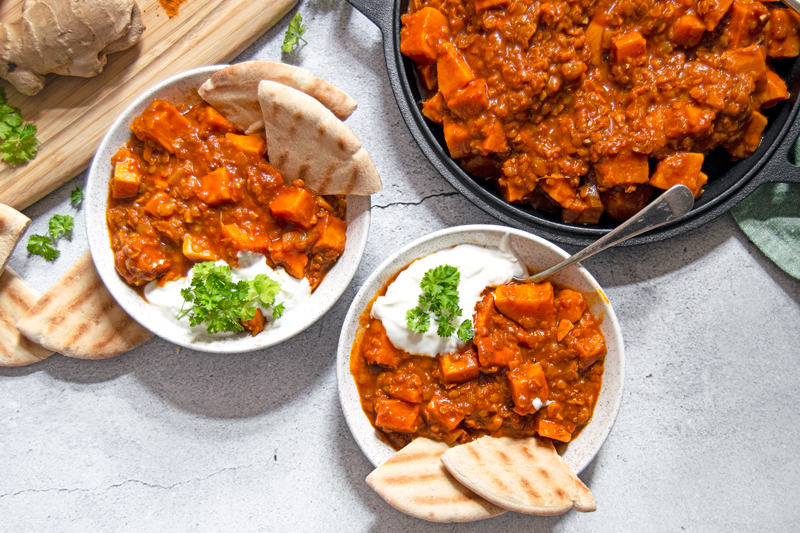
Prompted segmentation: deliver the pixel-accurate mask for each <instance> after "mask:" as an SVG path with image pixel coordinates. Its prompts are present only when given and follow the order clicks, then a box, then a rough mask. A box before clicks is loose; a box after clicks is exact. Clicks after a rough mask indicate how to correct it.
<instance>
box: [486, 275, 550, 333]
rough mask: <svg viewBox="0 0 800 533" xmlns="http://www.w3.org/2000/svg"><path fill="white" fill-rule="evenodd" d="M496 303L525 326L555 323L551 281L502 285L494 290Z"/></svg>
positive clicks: (510, 316)
mask: <svg viewBox="0 0 800 533" xmlns="http://www.w3.org/2000/svg"><path fill="white" fill-rule="evenodd" d="M494 305H495V306H496V307H497V309H498V310H499V311H500V312H501V313H503V314H504V315H505V316H507V317H508V318H510V319H511V320H514V321H516V322H517V323H519V324H520V325H521V326H522V327H525V328H532V327H536V326H538V325H539V324H540V323H542V322H547V323H550V324H551V325H555V318H556V308H555V304H554V298H553V285H552V284H550V282H549V281H546V282H544V283H521V284H519V285H500V286H499V287H497V289H495V291H494Z"/></svg>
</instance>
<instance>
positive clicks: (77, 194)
mask: <svg viewBox="0 0 800 533" xmlns="http://www.w3.org/2000/svg"><path fill="white" fill-rule="evenodd" d="M69 202H70V203H71V204H72V207H75V208H79V207H80V206H81V202H83V189H81V188H80V187H75V190H74V191H72V192H71V193H69Z"/></svg>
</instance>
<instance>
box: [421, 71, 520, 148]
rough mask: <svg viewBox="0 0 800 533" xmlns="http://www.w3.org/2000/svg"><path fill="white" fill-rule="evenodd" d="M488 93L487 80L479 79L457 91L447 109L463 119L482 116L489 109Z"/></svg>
mask: <svg viewBox="0 0 800 533" xmlns="http://www.w3.org/2000/svg"><path fill="white" fill-rule="evenodd" d="M488 91H489V89H488V87H487V85H486V80H484V79H483V78H480V79H477V80H475V81H473V82H471V83H470V84H469V85H467V86H466V87H464V88H463V89H461V90H459V91H456V93H455V94H454V95H453V97H452V98H450V100H448V101H447V107H449V108H450V111H452V113H453V114H454V115H456V116H457V117H460V118H463V119H466V118H469V117H474V116H477V115H480V114H481V112H482V111H483V110H484V109H486V108H487V107H489V92H488ZM437 94H439V93H437ZM504 137H505V136H504Z"/></svg>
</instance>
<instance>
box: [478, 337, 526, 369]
mask: <svg viewBox="0 0 800 533" xmlns="http://www.w3.org/2000/svg"><path fill="white" fill-rule="evenodd" d="M475 346H476V347H477V348H478V360H479V361H480V363H481V366H482V367H487V368H488V367H501V366H505V367H508V368H515V367H516V366H517V365H518V364H519V363H520V361H521V359H522V351H521V350H520V349H519V346H517V345H516V344H510V343H508V342H505V341H504V339H503V338H502V337H480V338H478V339H477V340H476V341H475Z"/></svg>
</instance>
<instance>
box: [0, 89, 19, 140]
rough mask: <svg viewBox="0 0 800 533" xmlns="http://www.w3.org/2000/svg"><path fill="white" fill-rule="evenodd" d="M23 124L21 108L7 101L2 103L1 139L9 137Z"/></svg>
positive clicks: (0, 118) (0, 111) (0, 119)
mask: <svg viewBox="0 0 800 533" xmlns="http://www.w3.org/2000/svg"><path fill="white" fill-rule="evenodd" d="M3 100H5V98H3ZM21 126H22V115H20V114H19V110H18V109H17V108H15V107H11V106H10V105H8V104H6V103H3V104H0V139H7V138H8V137H9V136H11V135H12V134H13V133H15V132H17V131H18V130H19V129H20V127H21Z"/></svg>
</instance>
